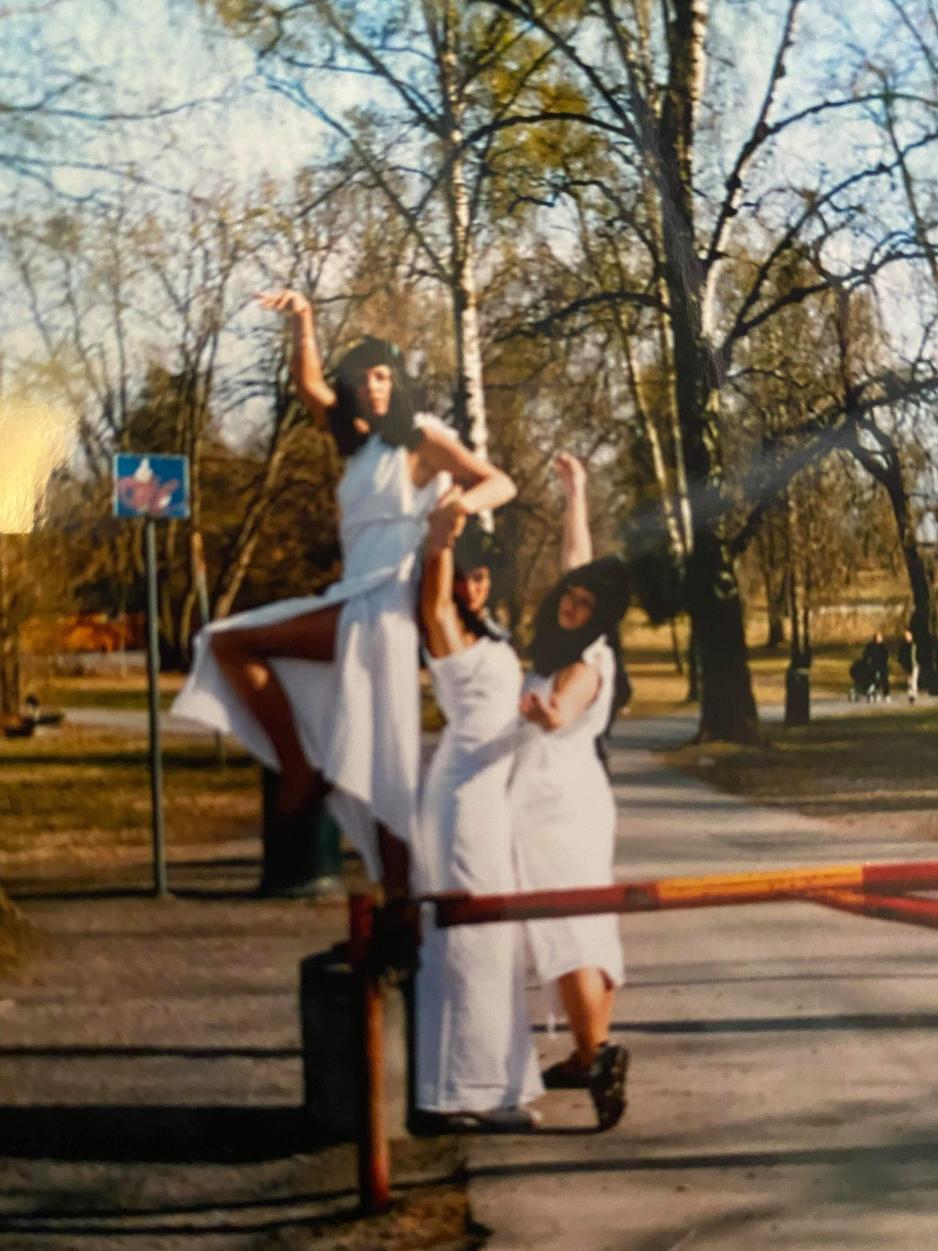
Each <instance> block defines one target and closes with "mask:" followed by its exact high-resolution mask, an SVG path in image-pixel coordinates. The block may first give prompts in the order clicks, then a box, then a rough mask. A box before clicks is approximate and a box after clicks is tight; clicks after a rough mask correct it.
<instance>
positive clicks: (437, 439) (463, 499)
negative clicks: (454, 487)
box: [416, 426, 517, 517]
mask: <svg viewBox="0 0 938 1251" xmlns="http://www.w3.org/2000/svg"><path fill="white" fill-rule="evenodd" d="M416 455H417V459H418V462H419V464H420V466H421V467H422V470H423V472H424V473H425V474H426V475H427V477H428V478H429V477H432V475H433V474H435V473H440V472H446V473H450V474H452V476H453V480H454V481H455V482H457V483H458V484H459V485H460V486H461V487H462V488H463V490H462V492H461V493H460V494H459V495H455V496H453V498H452V499H451V500H450V502H449V504H448V505H447V508H449V509H450V511H451V512H452V514H453V515H461V516H463V517H472V516H475V514H476V513H481V512H485V511H486V510H487V509H495V508H501V506H502V504H507V503H508V501H509V500H512V499H514V497H515V495H516V494H517V492H516V490H515V484H514V483H513V482H512V480H511V478H509V477H508V475H507V474H506V473H502V471H501V470H500V469H496V468H495V466H494V465H492V464H490V462H489V461H487V460H482V458H481V457H480V456H476V455H475V454H474V453H473V452H470V451H469V449H468V448H467V447H463V445H462V444H461V443H460V442H459V440H458V439H456V438H454V437H453V435H451V434H449V433H448V432H447V431H445V430H438V429H437V428H436V427H434V426H427V427H425V428H424V431H423V438H422V439H421V441H420V445H419V447H418V448H417V452H416ZM441 506H442V505H441Z"/></svg>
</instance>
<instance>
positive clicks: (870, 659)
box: [863, 630, 889, 699]
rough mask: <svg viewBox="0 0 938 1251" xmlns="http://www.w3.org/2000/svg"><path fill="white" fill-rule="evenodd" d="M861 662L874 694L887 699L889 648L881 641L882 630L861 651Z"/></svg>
mask: <svg viewBox="0 0 938 1251" xmlns="http://www.w3.org/2000/svg"><path fill="white" fill-rule="evenodd" d="M863 662H864V664H866V666H867V668H868V670H869V673H870V680H871V681H872V683H873V685H874V687H875V688H876V693H877V694H878V695H881V696H882V698H883V699H888V698H889V648H888V647H887V646H886V643H885V641H884V639H883V632H882V630H877V631H876V633H875V634H874V635H873V637H872V638H871V639H870V641H869V642H868V643H867V645H866V647H865V648H864V649H863Z"/></svg>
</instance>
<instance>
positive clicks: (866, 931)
mask: <svg viewBox="0 0 938 1251" xmlns="http://www.w3.org/2000/svg"><path fill="white" fill-rule="evenodd" d="M861 711H862V709H861ZM690 729H691V723H690V721H682V720H681V719H669V720H667V721H658V722H654V721H650V722H636V723H634V724H632V725H629V724H628V723H626V724H625V727H624V731H623V732H622V733H620V734H619V736H618V742H617V749H616V751H615V753H614V756H613V768H614V773H615V782H616V792H617V799H618V802H619V810H620V819H619V842H618V871H619V873H620V875H621V876H622V877H629V878H631V877H638V878H643V877H651V876H657V875H673V874H680V873H685V872H723V871H729V870H734V869H758V868H769V867H772V866H775V865H798V864H817V863H840V862H844V861H853V860H893V859H896V860H898V859H931V858H938V854H936V853H938V849H936V848H935V846H934V844H929V843H919V842H910V841H908V840H907V839H903V838H898V837H892V836H890V834H889V831H888V826H884V829H883V833H882V836H881V837H879V838H876V839H868V840H866V841H863V840H858V839H857V838H856V837H855V836H853V835H851V837H850V838H849V840H848V839H846V838H844V837H843V836H841V835H839V834H838V833H837V832H836V831H835V830H834V829H833V827H831V826H827V825H825V824H824V823H823V822H820V821H817V820H812V819H807V818H804V817H801V816H798V815H796V814H792V813H787V812H784V811H781V810H765V809H758V808H754V807H752V806H750V805H748V804H746V803H744V802H743V801H741V800H738V799H736V798H734V797H731V796H727V795H722V794H718V793H717V792H715V791H712V790H711V789H710V788H708V787H706V786H705V785H702V784H700V783H697V782H695V781H693V780H690V779H687V778H685V777H683V776H680V775H677V774H675V773H674V772H672V771H671V770H668V769H666V768H664V767H663V766H661V765H660V763H658V762H657V761H656V760H655V759H654V758H653V757H652V756H651V755H650V754H649V752H648V748H649V747H652V746H660V745H662V744H663V743H665V742H667V741H669V740H670V741H678V742H679V741H682V740H684V739H686V738H687V737H688V731H689V730H690ZM622 932H623V939H624V942H625V950H626V959H627V966H628V978H629V981H628V985H627V986H626V987H625V988H624V989H623V990H622V991H621V992H620V993H619V995H618V996H617V1000H616V1013H615V1018H616V1030H617V1032H618V1034H619V1036H620V1037H621V1039H622V1041H624V1042H625V1043H626V1045H627V1046H628V1047H629V1048H630V1049H631V1052H632V1068H631V1073H630V1081H629V1091H630V1106H629V1110H628V1112H627V1114H626V1117H625V1119H624V1120H623V1121H622V1122H621V1123H620V1125H619V1126H618V1127H617V1128H616V1129H615V1130H613V1131H612V1132H610V1133H608V1134H603V1135H600V1134H597V1133H595V1132H594V1131H593V1130H592V1114H591V1109H590V1107H589V1105H588V1102H587V1096H586V1095H585V1094H580V1093H578V1092H574V1093H567V1092H556V1093H551V1094H548V1095H547V1096H545V1098H544V1100H543V1101H542V1104H541V1107H542V1110H543V1111H544V1113H545V1128H544V1129H543V1130H542V1131H541V1132H540V1133H538V1134H536V1135H534V1136H530V1137H510V1138H509V1137H505V1138H492V1137H488V1138H478V1139H473V1140H472V1141H471V1143H470V1145H469V1185H470V1202H471V1206H472V1211H473V1214H474V1216H475V1218H476V1220H478V1221H479V1222H480V1223H481V1224H483V1225H484V1226H487V1227H488V1228H489V1229H491V1231H492V1235H491V1238H490V1240H489V1241H488V1242H487V1243H486V1248H487V1251H519V1249H520V1248H534V1247H537V1248H539V1251H677V1249H678V1248H681V1251H685V1249H686V1251H704V1249H705V1248H707V1249H710V1248H720V1249H721V1251H731V1249H733V1248H740V1249H743V1248H745V1249H746V1251H753V1249H758V1251H775V1249H776V1248H790V1249H792V1251H794V1249H796V1248H797V1251H811V1249H813V1248H826V1249H829V1248H864V1249H867V1248H869V1249H870V1251H872V1249H873V1248H876V1251H882V1249H883V1248H903V1249H904V1248H908V1247H916V1246H925V1247H928V1246H933V1245H935V1242H936V1241H938V1234H936V1230H938V1190H936V1181H938V1111H936V1109H935V1108H934V1107H933V1105H932V1099H933V1097H934V1094H935V1087H936V1084H938V1064H936V1050H938V1034H936V1029H938V1003H936V991H938V931H929V930H920V929H913V928H910V927H905V926H900V925H897V924H893V923H888V922H882V921H876V920H869V919H862V918H856V917H852V916H847V915H844V914H840V913H835V912H832V911H829V910H827V909H822V908H820V907H818V906H815V905H810V904H802V903H781V904H771V905H765V904H761V905H749V906H736V907H732V908H720V909H701V910H691V911H687V912H668V913H659V914H645V915H638V916H631V917H626V918H623V920H622ZM534 1002H535V1011H536V1013H537V1017H538V1029H539V1039H540V1042H541V1047H542V1051H543V1053H544V1055H545V1057H547V1058H553V1057H555V1056H560V1055H563V1054H566V1052H567V1050H568V1049H569V1045H570V1044H569V1037H568V1036H567V1035H566V1034H565V1033H558V1034H557V1035H556V1036H555V1037H554V1038H550V1037H549V1036H548V1035H547V1034H546V1032H545V1026H544V1022H545V1019H546V1013H545V1005H544V1003H543V1002H542V1001H539V1000H538V999H537V997H535V1000H534Z"/></svg>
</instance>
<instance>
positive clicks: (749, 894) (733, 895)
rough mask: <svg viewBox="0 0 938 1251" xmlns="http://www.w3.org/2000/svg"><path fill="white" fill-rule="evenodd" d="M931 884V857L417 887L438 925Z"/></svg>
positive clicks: (893, 891)
mask: <svg viewBox="0 0 938 1251" xmlns="http://www.w3.org/2000/svg"><path fill="white" fill-rule="evenodd" d="M912 890H919V891H922V890H938V861H936V860H921V861H901V862H898V863H891V864H841V865H809V866H806V867H801V868H794V869H768V870H763V871H758V872H752V873H729V874H726V873H712V874H702V875H700V876H695V877H665V878H650V879H647V880H645V881H632V882H629V881H627V882H617V883H615V885H613V886H592V887H583V888H580V889H576V890H540V891H522V892H519V893H516V894H510V895H472V896H470V895H466V894H461V893H457V892H451V893H447V894H438V895H425V896H422V900H423V901H424V902H426V903H432V904H433V905H434V908H435V912H436V923H437V925H438V926H439V927H440V928H441V929H445V928H447V927H449V926H452V925H470V924H475V925H479V924H485V923H488V922H492V921H535V920H543V919H546V918H548V917H557V916H590V915H594V914H597V913H602V912H658V911H663V910H666V909H672V908H717V907H725V906H726V905H728V904H750V903H773V902H777V901H779V900H783V899H802V900H803V899H805V897H806V896H812V897H813V896H817V895H828V894H831V893H834V892H841V891H847V892H853V893H855V894H860V895H863V894H865V893H874V894H882V895H888V896H892V897H895V896H901V895H902V894H904V893H905V892H906V891H912Z"/></svg>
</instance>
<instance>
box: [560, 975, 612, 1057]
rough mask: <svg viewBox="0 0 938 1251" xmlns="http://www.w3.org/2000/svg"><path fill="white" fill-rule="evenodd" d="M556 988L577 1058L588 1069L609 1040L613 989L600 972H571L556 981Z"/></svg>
mask: <svg viewBox="0 0 938 1251" xmlns="http://www.w3.org/2000/svg"><path fill="white" fill-rule="evenodd" d="M557 987H558V990H559V991H560V1001H561V1003H562V1004H563V1007H564V1011H565V1012H566V1014H567V1020H568V1021H569V1023H570V1031H571V1033H572V1034H573V1038H574V1041H575V1042H576V1053H577V1058H578V1060H579V1061H580V1063H581V1064H582V1065H583V1067H584V1068H588V1067H589V1065H590V1064H591V1063H592V1062H593V1058H594V1057H595V1055H596V1052H597V1051H598V1050H599V1048H600V1047H601V1046H602V1044H603V1043H604V1042H606V1041H607V1039H608V1038H609V1025H610V1022H611V1020H612V999H613V993H612V986H611V985H610V983H609V979H608V978H607V977H606V974H605V973H604V972H603V971H602V969H574V971H573V972H572V973H566V974H564V976H563V977H561V978H560V979H559V981H558V983H557Z"/></svg>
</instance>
